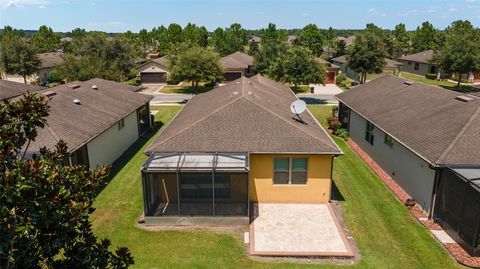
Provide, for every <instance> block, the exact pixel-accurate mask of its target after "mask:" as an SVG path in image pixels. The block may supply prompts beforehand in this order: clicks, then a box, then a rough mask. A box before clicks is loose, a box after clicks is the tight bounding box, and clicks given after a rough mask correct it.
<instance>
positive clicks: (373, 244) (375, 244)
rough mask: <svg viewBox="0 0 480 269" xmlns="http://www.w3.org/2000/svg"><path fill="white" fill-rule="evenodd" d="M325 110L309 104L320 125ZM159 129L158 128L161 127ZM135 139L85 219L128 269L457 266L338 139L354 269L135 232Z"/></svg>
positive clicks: (188, 234)
mask: <svg viewBox="0 0 480 269" xmlns="http://www.w3.org/2000/svg"><path fill="white" fill-rule="evenodd" d="M331 108H332V107H331V106H309V109H310V110H311V111H312V113H313V114H314V115H315V116H316V117H317V118H318V119H319V121H320V122H321V124H323V125H325V124H326V120H325V118H326V117H327V116H329V115H330V114H331ZM179 109H181V107H178V106H175V107H161V108H159V110H160V111H159V112H158V114H157V115H156V120H157V121H161V122H162V123H164V124H166V123H167V122H168V121H169V120H170V119H171V118H172V117H173V116H174V115H175V114H176V113H177V112H178V111H179ZM164 126H165V125H164ZM152 140H153V137H152V138H149V139H144V140H140V141H139V142H138V143H137V144H136V145H135V146H134V147H132V148H131V149H130V150H129V152H127V153H126V154H125V155H124V156H123V158H121V161H120V162H119V163H118V165H117V166H116V167H117V169H116V170H114V171H112V178H111V181H110V183H109V184H108V185H107V186H106V187H105V188H104V189H103V190H102V191H101V192H100V193H99V195H98V197H97V200H96V202H95V207H96V208H97V210H96V211H95V212H94V213H93V214H92V215H91V220H92V223H93V228H94V231H95V233H96V234H97V235H98V236H99V237H102V238H103V237H105V238H109V239H111V241H112V244H113V246H126V247H128V248H129V249H130V250H131V252H132V254H133V256H134V258H135V265H134V266H133V268H458V267H459V266H458V265H457V263H456V262H455V261H454V260H453V259H451V258H450V256H449V255H448V254H447V252H446V251H445V250H444V249H443V248H442V247H441V246H440V245H439V244H438V243H437V242H436V241H435V240H434V239H433V237H432V236H431V235H430V233H429V232H428V231H427V230H426V229H425V228H423V226H421V225H420V224H418V223H417V221H416V220H415V219H414V218H412V217H411V216H410V214H409V212H408V211H407V209H405V207H404V206H403V205H402V204H401V203H400V202H398V201H397V200H396V198H395V197H394V196H393V195H392V194H391V193H390V192H389V191H388V190H387V188H386V187H385V186H384V185H383V183H381V181H380V180H379V179H378V178H377V177H376V176H375V174H374V173H373V172H372V171H371V170H370V169H369V168H368V167H367V166H366V165H365V164H364V163H363V162H362V161H361V160H360V159H359V157H358V156H357V155H356V154H355V153H354V152H352V151H351V150H350V148H349V147H348V146H347V144H346V143H345V142H344V141H342V140H341V139H336V138H335V141H336V142H337V143H338V145H339V146H340V147H341V149H342V150H343V152H344V153H345V155H343V156H341V157H338V158H337V159H336V160H335V164H334V180H335V183H336V185H337V186H338V189H339V191H340V193H341V196H343V198H344V201H343V206H344V215H345V221H346V223H347V225H348V228H349V229H350V230H351V232H352V234H353V237H354V239H355V241H356V243H357V245H358V247H359V248H360V252H361V259H360V261H359V262H358V264H356V265H353V266H338V265H329V264H291V263H267V262H258V261H253V260H251V259H249V258H248V257H247V256H246V252H245V250H244V248H243V246H242V242H241V239H240V238H239V237H238V236H236V235H234V234H226V233H216V232H210V231H201V230H195V231H157V232H151V231H144V230H140V229H138V228H136V227H135V225H136V221H137V218H138V217H139V215H140V214H141V212H142V192H141V181H140V167H141V165H142V164H143V163H144V161H145V160H146V156H145V155H144V154H143V150H144V148H145V147H146V146H147V145H148V144H149V143H150V142H151V141H152Z"/></svg>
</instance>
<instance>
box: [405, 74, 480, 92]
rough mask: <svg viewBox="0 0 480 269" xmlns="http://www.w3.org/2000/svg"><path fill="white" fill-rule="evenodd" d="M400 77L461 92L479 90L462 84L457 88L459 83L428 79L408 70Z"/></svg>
mask: <svg viewBox="0 0 480 269" xmlns="http://www.w3.org/2000/svg"><path fill="white" fill-rule="evenodd" d="M400 77H403V78H406V79H409V80H412V81H416V82H419V83H423V84H429V85H433V86H439V87H442V88H445V89H447V90H452V91H459V92H476V91H477V90H476V89H475V88H473V87H472V86H469V85H460V89H457V84H456V83H453V82H450V81H447V80H433V79H428V78H426V77H424V76H419V75H416V74H412V73H408V72H401V73H400Z"/></svg>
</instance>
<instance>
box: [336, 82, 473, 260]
mask: <svg viewBox="0 0 480 269" xmlns="http://www.w3.org/2000/svg"><path fill="white" fill-rule="evenodd" d="M336 97H337V99H338V100H339V102H340V107H339V119H340V121H341V122H342V123H343V125H344V127H345V128H347V129H348V131H349V133H350V138H351V139H352V140H353V141H354V142H355V143H357V144H358V145H359V146H360V147H361V148H362V149H363V150H364V151H365V152H366V153H367V154H368V155H369V156H370V157H371V158H373V160H374V161H375V162H377V163H378V164H379V165H380V166H381V168H382V169H383V170H384V171H385V172H386V173H388V175H390V177H391V178H392V179H393V180H394V181H395V182H396V183H398V184H399V185H400V186H401V187H402V188H403V189H404V190H405V191H406V192H407V194H408V195H409V196H411V197H412V198H413V199H414V200H415V201H416V203H417V204H418V205H419V206H420V207H421V208H422V209H423V210H424V211H425V212H427V213H428V216H429V218H433V219H434V220H435V221H436V222H438V223H439V224H440V225H441V226H443V227H444V228H445V230H446V231H447V232H448V234H449V235H450V236H452V237H453V238H454V239H455V240H456V241H457V242H459V243H460V244H461V245H462V246H463V247H464V248H465V249H466V250H467V251H468V252H470V253H471V254H472V253H473V254H475V255H478V254H480V248H479V247H480V244H479V243H480V241H479V238H480V237H479V227H480V226H479V225H480V136H479V135H478V134H479V133H480V97H479V96H474V95H462V94H460V93H457V92H454V91H450V90H446V89H443V88H440V87H435V86H430V85H425V84H417V83H413V82H410V81H406V80H404V79H401V78H398V77H394V76H385V77H382V78H379V79H377V80H374V81H371V82H369V83H366V84H363V85H360V86H358V87H355V88H353V89H350V90H349V91H347V92H344V93H341V94H338V95H337V96H336Z"/></svg>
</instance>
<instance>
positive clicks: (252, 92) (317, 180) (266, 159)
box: [142, 75, 342, 225]
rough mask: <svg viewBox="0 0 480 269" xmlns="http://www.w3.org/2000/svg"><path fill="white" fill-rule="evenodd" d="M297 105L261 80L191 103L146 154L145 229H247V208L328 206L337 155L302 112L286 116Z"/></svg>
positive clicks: (244, 80)
mask: <svg viewBox="0 0 480 269" xmlns="http://www.w3.org/2000/svg"><path fill="white" fill-rule="evenodd" d="M296 100H298V99H297V97H296V95H295V94H294V93H293V92H292V91H291V90H290V89H289V88H288V87H286V86H285V85H283V84H280V83H277V82H274V81H272V80H269V79H267V78H264V77H262V76H260V75H256V76H254V77H251V78H246V77H242V78H240V79H238V80H236V81H234V82H232V83H228V84H225V85H224V86H221V87H218V88H215V89H213V90H211V91H209V92H206V93H202V94H199V95H196V96H194V97H193V98H192V99H191V100H190V101H189V102H188V103H187V104H186V106H185V107H184V108H183V110H182V111H181V112H179V113H178V115H176V116H175V118H174V119H173V120H172V121H171V122H170V123H169V125H168V126H167V127H166V128H165V130H164V131H163V132H162V133H161V134H160V135H159V136H158V137H157V138H156V139H155V140H154V142H153V143H152V144H151V145H150V146H149V147H148V148H147V150H146V154H147V155H149V158H148V160H147V161H146V162H145V164H144V166H143V168H142V186H143V198H144V215H145V223H146V224H172V225H183V224H190V225H192V224H196V223H204V224H205V223H208V224H222V225H225V224H228V225H230V224H248V223H249V216H250V214H251V210H250V209H252V207H251V203H254V204H256V203H259V204H260V203H277V204H288V203H299V204H302V203H303V204H325V205H327V204H328V202H329V201H330V194H331V187H332V186H331V180H332V167H333V160H334V157H335V156H338V155H340V154H342V151H341V150H340V149H339V148H338V147H337V145H336V144H335V143H334V142H333V140H332V139H331V138H330V136H329V135H328V134H327V133H326V131H325V130H324V129H323V128H322V127H321V126H320V125H319V124H318V122H317V121H316V120H315V118H314V117H313V116H312V115H311V114H310V112H309V111H308V110H306V111H305V112H302V113H300V115H298V116H297V115H293V114H292V112H291V111H290V105H291V104H292V102H293V101H296ZM212 183H213V184H212ZM212 185H213V186H215V187H214V188H213V186H212ZM199 216H201V218H200V217H199Z"/></svg>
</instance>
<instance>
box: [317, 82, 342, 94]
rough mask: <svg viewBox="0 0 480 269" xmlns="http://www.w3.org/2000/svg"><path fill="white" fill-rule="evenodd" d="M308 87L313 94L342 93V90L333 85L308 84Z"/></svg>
mask: <svg viewBox="0 0 480 269" xmlns="http://www.w3.org/2000/svg"><path fill="white" fill-rule="evenodd" d="M309 86H310V87H313V93H315V94H325V95H335V94H339V93H341V92H343V91H342V89H340V87H338V86H337V85H335V84H325V85H322V84H310V85H309Z"/></svg>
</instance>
